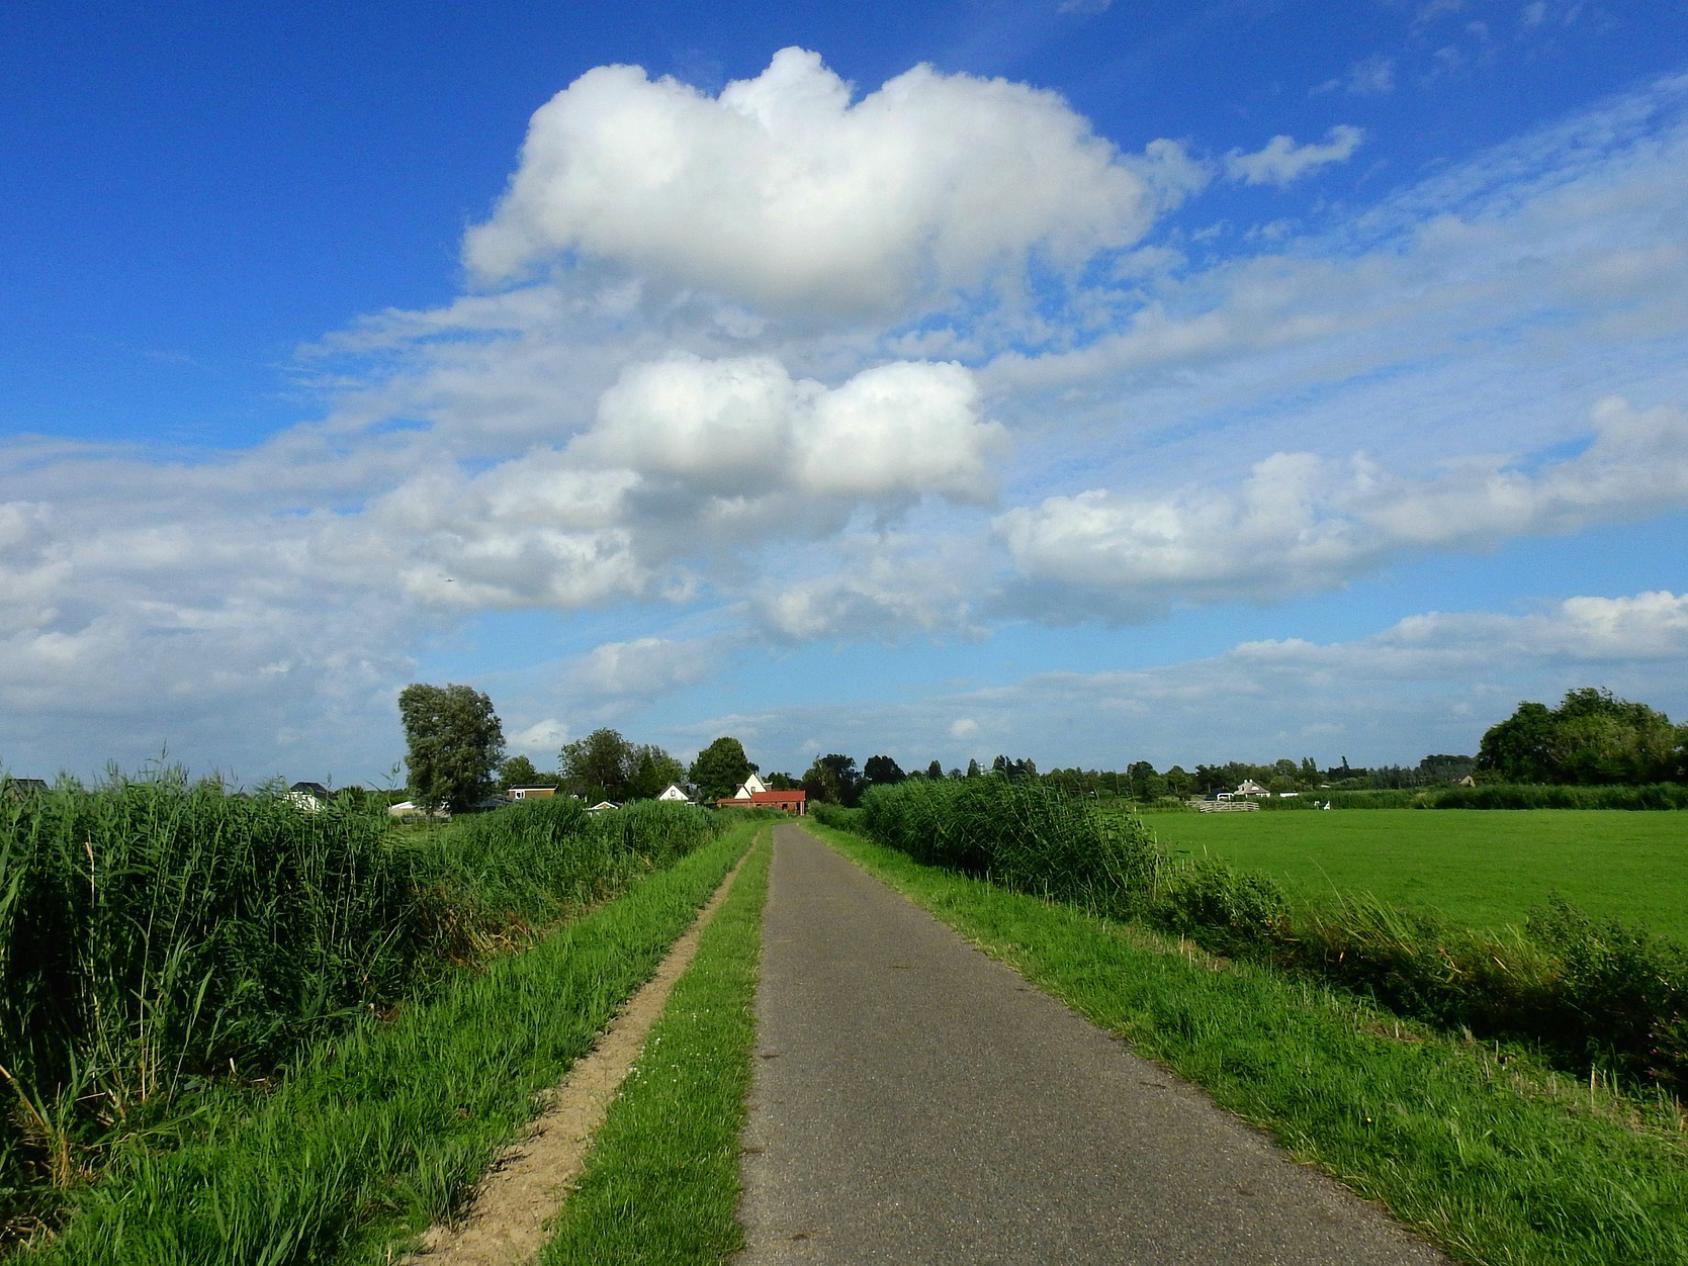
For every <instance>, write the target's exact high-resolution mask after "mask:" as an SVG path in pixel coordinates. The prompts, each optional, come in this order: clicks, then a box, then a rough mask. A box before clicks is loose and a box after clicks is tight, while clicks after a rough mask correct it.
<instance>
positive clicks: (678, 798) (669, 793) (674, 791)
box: [657, 782, 692, 804]
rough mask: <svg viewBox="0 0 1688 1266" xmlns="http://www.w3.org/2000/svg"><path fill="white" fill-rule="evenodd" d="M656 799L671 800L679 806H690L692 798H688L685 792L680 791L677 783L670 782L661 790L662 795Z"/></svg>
mask: <svg viewBox="0 0 1688 1266" xmlns="http://www.w3.org/2000/svg"><path fill="white" fill-rule="evenodd" d="M657 799H658V800H673V801H675V802H676V803H679V804H690V803H691V799H692V798H691V797H690V796H688V795H687V794H686V793H685V792H683V791H681V790H680V784H679V783H677V782H671V783H669V784H668V786H666V787H664V788H663V790H662V794H661V795H660V796H658V797H657Z"/></svg>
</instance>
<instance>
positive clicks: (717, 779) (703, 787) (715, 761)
mask: <svg viewBox="0 0 1688 1266" xmlns="http://www.w3.org/2000/svg"><path fill="white" fill-rule="evenodd" d="M755 772H756V766H755V765H753V764H751V763H750V758H749V757H747V756H746V755H745V754H744V744H742V743H740V742H739V741H738V740H737V739H736V738H729V737H727V736H726V735H723V736H722V737H720V738H718V739H716V740H715V741H714V742H713V743H711V744H710V745H709V746H708V747H706V748H704V749H703V750H702V751H701V752H699V753H698V754H697V759H696V760H694V761H693V762H692V768H691V779H692V782H693V784H694V785H695V786H696V787H697V791H698V795H699V796H701V797H702V798H703V800H704V802H705V803H708V802H710V801H713V800H725V799H726V798H727V797H728V796H730V795H732V794H733V792H735V791H737V790H738V789H739V787H740V786H742V785H743V783H744V780H745V779H746V778H748V777H750V775H751V774H753V773H755Z"/></svg>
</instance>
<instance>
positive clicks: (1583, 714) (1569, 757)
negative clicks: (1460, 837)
mask: <svg viewBox="0 0 1688 1266" xmlns="http://www.w3.org/2000/svg"><path fill="white" fill-rule="evenodd" d="M1677 734H1678V731H1677V729H1676V727H1675V726H1673V725H1672V724H1671V722H1670V718H1669V717H1667V716H1666V715H1665V714H1664V713H1662V712H1658V711H1655V710H1654V709H1652V708H1649V707H1648V706H1647V705H1646V704H1644V703H1632V702H1630V701H1629V700H1627V699H1618V698H1614V697H1613V695H1612V692H1611V691H1610V690H1599V689H1595V688H1594V687H1584V688H1582V689H1580V690H1571V691H1567V692H1566V694H1565V698H1564V699H1563V700H1562V701H1561V702H1560V704H1559V706H1558V707H1557V708H1549V707H1547V706H1546V705H1545V704H1541V703H1536V702H1533V701H1530V700H1526V701H1524V702H1523V703H1520V704H1519V705H1518V707H1517V710H1516V711H1514V712H1513V714H1512V715H1511V716H1510V717H1508V718H1507V719H1506V720H1504V721H1501V722H1499V723H1498V724H1496V725H1493V726H1490V727H1489V729H1488V731H1487V732H1486V733H1485V734H1484V735H1483V741H1482V743H1481V745H1480V746H1479V747H1478V749H1477V768H1478V770H1479V771H1481V772H1482V773H1483V774H1484V775H1485V776H1487V777H1490V778H1496V779H1501V780H1504V781H1507V782H1558V783H1644V782H1658V781H1662V780H1665V779H1668V778H1671V777H1673V776H1674V775H1675V773H1676V757H1675V748H1676V746H1677V743H1678V738H1677Z"/></svg>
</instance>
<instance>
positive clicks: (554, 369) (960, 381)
mask: <svg viewBox="0 0 1688 1266" xmlns="http://www.w3.org/2000/svg"><path fill="white" fill-rule="evenodd" d="M7 28H8V29H7V38H6V39H5V40H3V41H0V170H4V172H5V173H6V180H5V182H4V189H5V192H4V193H3V194H0V762H3V763H4V765H5V766H6V767H7V768H9V769H11V770H13V771H14V772H17V773H20V774H50V773H51V772H53V771H54V770H57V769H61V768H63V769H69V770H72V771H76V772H81V773H87V772H92V771H96V770H98V769H99V768H101V767H102V766H103V765H104V764H105V763H106V762H107V761H108V760H116V761H118V762H119V763H121V764H124V765H127V766H133V765H136V764H138V763H140V762H142V761H145V760H147V759H148V758H149V757H155V756H157V755H158V754H159V753H160V752H161V751H163V750H166V749H167V750H168V752H169V753H170V755H171V756H172V757H173V758H175V759H180V760H183V761H185V762H186V763H188V764H189V765H190V766H192V767H193V768H195V769H200V770H203V769H209V768H213V767H215V768H220V769H223V770H225V771H230V772H232V773H234V774H235V775H236V776H239V777H242V778H246V779H249V780H250V779H258V778H262V777H266V776H269V775H271V774H276V773H280V774H283V775H286V776H288V777H310V778H323V777H334V778H336V779H337V780H339V781H342V782H344V781H353V780H366V781H374V780H378V779H380V778H381V777H382V776H383V775H384V774H385V773H386V771H387V770H388V769H389V768H390V767H391V766H392V765H393V764H394V763H395V762H396V761H397V760H398V759H399V757H400V756H401V755H402V737H401V735H400V734H399V731H398V725H397V716H396V707H395V702H394V701H395V698H396V694H397V691H398V690H399V689H400V688H401V687H402V686H403V685H404V684H405V683H406V682H408V681H412V680H430V681H446V680H452V681H467V682H470V683H472V684H475V685H477V686H479V687H480V688H482V689H485V690H487V691H488V692H489V693H490V694H491V696H492V698H493V701H494V703H495V705H496V706H497V708H498V710H499V712H500V715H501V716H502V717H503V718H504V721H505V730H506V733H507V735H508V736H509V738H510V740H511V746H512V748H513V749H516V750H523V751H527V752H529V753H530V754H531V755H533V756H534V757H535V758H536V759H539V760H540V761H541V762H545V761H548V760H550V759H551V758H552V757H553V756H554V753H555V750H556V748H557V746H558V744H559V743H560V742H562V741H564V740H565V739H567V738H569V737H575V736H578V735H580V734H582V733H584V732H586V731H587V730H590V729H591V728H593V727H595V726H597V725H600V724H610V725H614V726H617V727H618V728H620V729H622V730H623V731H624V732H625V733H627V734H628V735H629V736H630V737H633V738H635V739H639V740H642V741H654V742H659V743H662V744H664V745H665V746H667V747H669V748H671V749H672V750H674V751H675V752H676V753H678V754H680V755H683V756H684V755H689V754H690V753H691V752H692V751H695V750H696V748H698V747H699V746H701V745H702V744H704V743H707V742H708V741H709V740H710V739H711V738H713V737H715V736H716V735H717V734H720V733H732V734H736V735H738V736H739V737H740V738H742V739H743V740H744V741H745V743H746V746H747V747H748V748H749V749H750V752H751V755H752V758H753V759H755V760H757V761H759V762H760V763H761V764H762V765H763V767H764V768H784V769H792V770H801V768H802V767H803V766H805V765H806V764H807V763H808V761H809V760H810V759H812V757H813V756H814V755H816V754H817V753H819V752H822V751H833V750H841V751H846V752H850V753H852V754H854V755H856V756H857V758H858V759H861V758H865V757H866V756H867V755H869V754H870V753H872V752H878V751H885V752H889V753H891V754H892V755H894V756H896V757H897V758H898V759H899V760H901V761H902V762H903V763H905V764H919V765H924V764H925V763H926V762H927V761H929V760H931V759H934V758H936V759H939V760H941V761H943V762H944V763H945V764H946V765H949V764H964V763H965V762H966V760H967V759H968V757H970V756H977V757H980V758H981V759H986V760H988V759H989V758H990V757H991V756H992V755H994V754H996V753H997V752H1007V753H1009V754H1018V755H1030V756H1032V757H1034V758H1035V759H1037V760H1038V761H1039V763H1040V764H1042V765H1044V766H1052V765H1065V764H1075V763H1076V764H1081V765H1085V766H1100V767H1104V768H1121V767H1123V766H1124V765H1125V764H1127V763H1129V762H1130V761H1133V760H1136V759H1139V758H1148V759H1151V760H1153V761H1155V762H1156V763H1157V764H1159V765H1162V766H1164V765H1166V764H1168V763H1171V762H1173V761H1181V762H1183V763H1185V764H1186V765H1189V764H1193V763H1194V762H1196V761H1202V760H1214V759H1225V758H1230V757H1236V758H1252V759H1271V758H1275V757H1277V756H1283V755H1287V756H1290V757H1292V758H1296V759H1299V758H1300V757H1302V756H1304V755H1311V756H1313V757H1314V758H1315V759H1316V760H1318V761H1320V762H1321V763H1325V762H1336V761H1338V760H1340V759H1341V758H1342V757H1344V756H1346V757H1347V758H1349V759H1350V760H1351V761H1353V762H1354V763H1356V764H1358V763H1362V762H1368V761H1406V762H1410V761H1414V760H1416V759H1417V758H1418V757H1419V756H1421V755H1423V754H1425V753H1426V752H1430V751H1470V750H1473V749H1474V748H1475V745H1476V742H1477V739H1478V737H1479V736H1480V735H1481V733H1482V731H1483V729H1484V728H1485V727H1486V726H1487V725H1488V724H1490V723H1491V722H1492V721H1493V720H1495V719H1498V718H1499V717H1501V716H1504V715H1505V714H1506V713H1507V712H1509V711H1510V710H1511V708H1512V706H1513V705H1514V704H1515V703H1516V702H1517V700H1518V699H1520V698H1525V697H1533V698H1552V697H1555V696H1557V695H1558V694H1560V693H1562V692H1563V691H1564V690H1565V689H1567V688H1569V687H1572V686H1577V685H1584V684H1600V685H1607V686H1610V687H1611V688H1613V689H1615V690H1617V691H1618V692H1619V693H1623V694H1628V695H1630V696H1632V697H1638V698H1642V699H1645V700H1647V701H1648V702H1650V703H1653V704H1654V705H1655V706H1659V707H1662V708H1664V709H1666V710H1667V711H1669V712H1671V713H1672V715H1673V716H1678V717H1680V716H1682V715H1684V714H1688V671H1685V670H1684V664H1688V575H1685V574H1684V564H1683V562H1682V559H1683V556H1684V551H1683V548H1682V543H1683V541H1684V540H1685V539H1688V456H1685V454H1688V360H1685V358H1684V357H1683V355H1682V350H1681V349H1682V348H1683V347H1684V346H1688V299H1685V298H1684V296H1688V6H1684V5H1683V4H1681V3H1652V4H1625V5H1617V4H1606V5H1601V4H1595V3H1586V2H1573V0H1539V2H1528V3H1518V2H1515V0H1509V2H1508V3H1504V4H1503V3H1487V2H1484V0H1427V2H1424V3H1406V2H1404V0H1403V2H1394V0H1377V2H1375V3H1360V4H1352V5H1311V4H1300V5H1297V4H1286V3H1228V4H1187V3H1177V4H1174V3H1164V4H1150V3H1136V4H1133V3H1126V2H1125V0H1115V2H1114V3H1112V4H1108V3H1104V2H1103V0H1076V2H1075V0H1068V3H1064V4H1063V3H1061V2H1060V0H1051V2H1049V3H1006V2H1004V3H963V4H950V5H928V6H907V5H895V6H893V5H877V4H860V5H852V6H839V5H820V4H784V5H780V6H757V5H748V4H746V5H730V4H726V5H720V4H718V5H711V6H671V5H641V6H612V5H601V4H583V5H575V6H554V7H547V6H540V5H530V4H523V5H514V4H511V5H502V4H495V3H489V4H483V5H478V6H473V7H469V6H460V5H405V6H381V5H367V6H359V7H358V9H357V10H356V11H355V12H354V13H347V12H344V11H340V10H339V9H336V8H331V7H327V6H322V7H317V6H292V7H289V8H287V9H286V10H285V11H282V12H270V13H257V12H234V11H230V10H229V9H228V7H227V6H216V7H212V6H208V5H176V6H139V5H136V6H128V7H124V6H115V7H114V6H92V5H80V4H56V5H44V4H42V5H24V6H19V7H14V9H12V10H11V11H10V12H9V14H8V17H7Z"/></svg>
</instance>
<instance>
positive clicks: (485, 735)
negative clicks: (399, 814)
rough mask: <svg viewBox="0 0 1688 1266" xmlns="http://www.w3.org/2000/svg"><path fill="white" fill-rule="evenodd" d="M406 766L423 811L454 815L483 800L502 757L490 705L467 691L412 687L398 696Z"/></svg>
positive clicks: (501, 739)
mask: <svg viewBox="0 0 1688 1266" xmlns="http://www.w3.org/2000/svg"><path fill="white" fill-rule="evenodd" d="M399 720H400V721H401V722H402V723H403V725H404V739H405V765H406V767H407V768H408V770H409V773H410V780H409V781H410V790H411V792H412V798H413V799H414V800H415V801H416V803H417V804H418V805H419V806H421V807H422V808H424V809H427V810H430V811H432V810H435V809H439V808H441V807H444V808H449V809H451V810H453V811H458V810H462V809H466V808H468V807H469V806H470V805H472V804H474V803H475V802H476V801H478V800H482V799H484V798H485V797H486V796H487V795H488V794H489V793H490V792H491V791H492V787H493V772H494V770H496V769H497V768H498V762H499V761H500V760H501V759H503V756H504V727H503V725H502V724H500V722H499V720H498V714H497V713H496V712H494V711H493V710H492V700H491V699H489V698H487V696H486V695H485V694H484V693H482V692H481V691H479V690H475V689H473V688H472V687H470V686H458V685H451V686H429V685H424V684H422V683H414V684H412V685H409V686H406V687H405V688H404V689H403V690H401V691H399Z"/></svg>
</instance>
